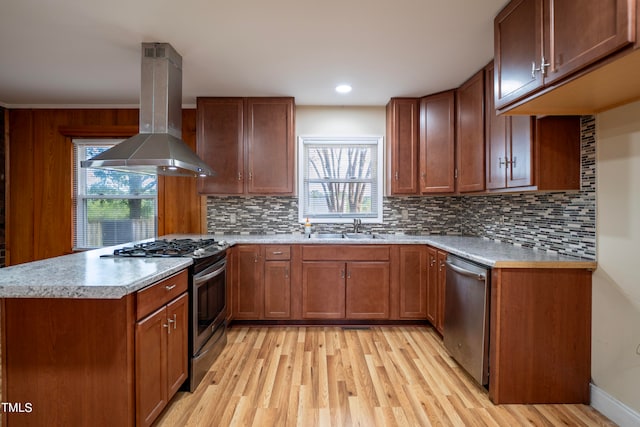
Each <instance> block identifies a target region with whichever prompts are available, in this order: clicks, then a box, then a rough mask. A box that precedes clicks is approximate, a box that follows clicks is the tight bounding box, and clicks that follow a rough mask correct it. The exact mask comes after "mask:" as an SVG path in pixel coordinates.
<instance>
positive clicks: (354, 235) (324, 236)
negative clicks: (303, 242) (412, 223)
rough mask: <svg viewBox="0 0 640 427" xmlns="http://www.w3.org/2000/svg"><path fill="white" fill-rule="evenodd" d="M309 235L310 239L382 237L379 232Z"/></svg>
mask: <svg viewBox="0 0 640 427" xmlns="http://www.w3.org/2000/svg"><path fill="white" fill-rule="evenodd" d="M309 237H310V238H312V239H384V237H382V236H381V235H379V234H365V233H314V234H311V236H309Z"/></svg>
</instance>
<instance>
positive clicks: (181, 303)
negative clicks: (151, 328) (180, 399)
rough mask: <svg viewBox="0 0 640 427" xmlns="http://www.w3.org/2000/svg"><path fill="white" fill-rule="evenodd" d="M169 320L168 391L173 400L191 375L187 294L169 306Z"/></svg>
mask: <svg viewBox="0 0 640 427" xmlns="http://www.w3.org/2000/svg"><path fill="white" fill-rule="evenodd" d="M167 319H168V322H169V323H168V324H169V330H168V331H167V332H168V333H167V390H168V398H169V399H171V397H172V396H173V395H174V394H175V393H176V392H177V391H178V389H179V388H180V386H181V385H182V384H183V383H184V381H185V380H186V379H187V376H188V375H189V372H188V363H189V361H188V357H189V348H188V345H189V341H188V339H189V296H188V295H187V294H186V293H184V294H182V296H181V297H179V298H176V299H175V300H173V301H171V302H170V303H169V304H167Z"/></svg>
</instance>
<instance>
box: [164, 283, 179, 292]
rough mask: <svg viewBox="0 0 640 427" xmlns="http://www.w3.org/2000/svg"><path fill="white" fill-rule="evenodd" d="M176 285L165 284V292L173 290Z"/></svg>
mask: <svg viewBox="0 0 640 427" xmlns="http://www.w3.org/2000/svg"><path fill="white" fill-rule="evenodd" d="M176 286H177V285H166V286H165V287H164V288H165V289H166V290H167V292H169V291H171V290H173V289H174V288H175V287H176Z"/></svg>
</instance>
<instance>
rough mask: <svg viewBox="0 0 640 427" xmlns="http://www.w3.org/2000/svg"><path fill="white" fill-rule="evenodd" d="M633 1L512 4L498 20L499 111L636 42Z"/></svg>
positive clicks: (531, 0) (519, 0) (515, 0)
mask: <svg viewBox="0 0 640 427" xmlns="http://www.w3.org/2000/svg"><path fill="white" fill-rule="evenodd" d="M635 3H636V0H606V1H603V0H584V1H580V2H571V1H558V0H512V1H511V2H509V3H508V4H507V5H506V6H505V7H504V9H503V10H501V11H500V12H499V13H498V15H497V16H496V18H495V20H494V43H495V45H494V49H495V50H494V57H495V61H496V76H495V87H496V96H495V103H496V108H498V109H499V110H503V111H506V110H508V109H509V108H510V107H509V106H510V105H511V104H513V103H516V102H519V101H521V100H523V98H527V97H530V96H531V95H533V94H537V93H542V92H545V89H547V88H549V87H552V86H555V85H556V84H557V83H558V82H559V81H560V80H565V79H566V78H567V77H570V76H571V75H572V74H576V73H578V72H580V71H582V70H585V69H586V68H588V67H589V66H590V65H591V64H593V63H594V62H596V61H599V60H601V59H603V58H605V57H607V56H609V55H611V54H613V53H615V52H618V51H620V50H621V49H623V48H625V47H626V46H629V45H631V44H632V43H634V42H635V32H636V29H635V26H636V16H635V15H634V14H633V12H634V11H635V9H636V4H635ZM610 77H611V76H610ZM601 80H602V79H601ZM605 81H606V79H605ZM608 84H609V83H608ZM614 84H615V83H614ZM609 85H610V84H609ZM582 89H583V90H584V89H586V88H582ZM562 101H565V100H562ZM614 104H615V102H614ZM618 104H619V102H618ZM568 105H571V103H570V102H569V104H568ZM525 110H526V107H525ZM523 112H524V111H521V112H518V113H516V114H522V113H523ZM541 112H542V113H544V111H541Z"/></svg>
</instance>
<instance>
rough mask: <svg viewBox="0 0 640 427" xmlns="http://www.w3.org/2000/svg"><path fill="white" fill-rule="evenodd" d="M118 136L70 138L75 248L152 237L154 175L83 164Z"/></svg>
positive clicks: (86, 247)
mask: <svg viewBox="0 0 640 427" xmlns="http://www.w3.org/2000/svg"><path fill="white" fill-rule="evenodd" d="M120 141H121V140H89V139H76V140H74V141H73V148H74V149H73V153H74V156H73V157H74V181H73V195H74V200H73V203H74V242H73V246H74V249H90V248H97V247H101V246H110V245H117V244H121V243H127V242H131V241H134V240H141V239H147V238H150V237H155V236H156V234H157V232H156V230H157V225H156V223H157V220H156V217H157V214H156V211H157V194H158V191H157V188H158V185H157V177H156V176H155V175H145V174H140V173H126V172H118V171H111V170H106V169H97V168H83V167H81V166H80V162H81V161H82V160H87V159H90V158H92V157H94V156H96V155H98V154H100V153H101V152H103V151H105V150H107V149H109V148H111V147H112V146H114V145H115V144H117V143H118V142H120Z"/></svg>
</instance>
